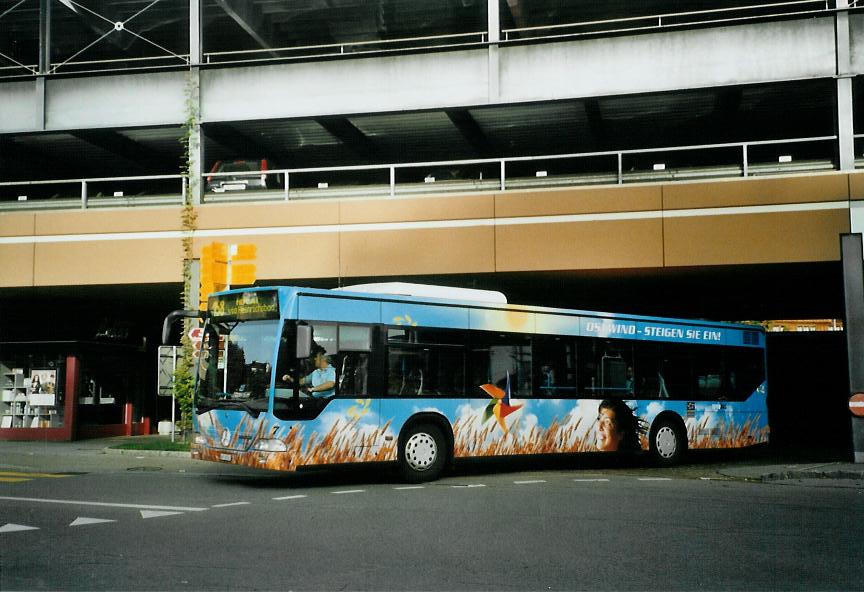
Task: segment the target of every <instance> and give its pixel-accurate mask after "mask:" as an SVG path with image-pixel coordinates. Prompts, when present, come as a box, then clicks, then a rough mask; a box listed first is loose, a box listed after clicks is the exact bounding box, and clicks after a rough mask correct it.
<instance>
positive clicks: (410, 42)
mask: <svg viewBox="0 0 864 592" xmlns="http://www.w3.org/2000/svg"><path fill="white" fill-rule="evenodd" d="M488 38H489V34H488V33H487V32H486V31H471V32H469V33H451V34H447V35H428V36H422V37H401V38H398V39H375V40H371V41H353V42H343V43H325V44H321V45H303V46H296V47H275V48H267V49H243V50H236V51H211V52H205V53H204V61H205V62H206V63H208V64H217V63H218V64H230V63H234V62H237V61H243V60H231V59H225V58H233V57H238V56H256V57H254V58H253V59H254V61H256V62H258V61H262V62H263V61H282V60H291V59H313V58H328V57H333V56H345V55H357V54H364V55H367V54H372V53H384V52H392V51H409V50H417V49H426V48H435V49H449V48H456V47H467V46H472V45H485V44H486V43H487V42H488ZM439 42H441V43H439ZM406 44H407V46H405V45H406ZM400 46H405V47H400ZM265 54H270V56H269V57H267V56H266V55H265ZM276 54H283V55H276ZM291 54H297V55H291Z"/></svg>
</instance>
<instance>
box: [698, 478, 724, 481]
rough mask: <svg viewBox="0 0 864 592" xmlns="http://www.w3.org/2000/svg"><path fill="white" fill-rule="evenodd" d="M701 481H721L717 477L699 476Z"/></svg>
mask: <svg viewBox="0 0 864 592" xmlns="http://www.w3.org/2000/svg"><path fill="white" fill-rule="evenodd" d="M699 480H700V481H720V479H718V478H717V477H699Z"/></svg>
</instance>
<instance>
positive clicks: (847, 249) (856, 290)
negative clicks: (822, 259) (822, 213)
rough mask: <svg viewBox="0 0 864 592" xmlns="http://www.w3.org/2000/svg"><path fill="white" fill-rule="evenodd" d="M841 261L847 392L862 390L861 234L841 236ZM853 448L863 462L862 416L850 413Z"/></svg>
mask: <svg viewBox="0 0 864 592" xmlns="http://www.w3.org/2000/svg"><path fill="white" fill-rule="evenodd" d="M840 255H841V257H842V260H843V294H844V297H845V300H846V319H845V329H846V346H847V351H848V358H849V392H850V395H851V394H852V393H861V392H864V250H862V241H861V234H842V235H840ZM851 421H852V451H853V453H854V458H855V462H856V463H864V417H855V416H851Z"/></svg>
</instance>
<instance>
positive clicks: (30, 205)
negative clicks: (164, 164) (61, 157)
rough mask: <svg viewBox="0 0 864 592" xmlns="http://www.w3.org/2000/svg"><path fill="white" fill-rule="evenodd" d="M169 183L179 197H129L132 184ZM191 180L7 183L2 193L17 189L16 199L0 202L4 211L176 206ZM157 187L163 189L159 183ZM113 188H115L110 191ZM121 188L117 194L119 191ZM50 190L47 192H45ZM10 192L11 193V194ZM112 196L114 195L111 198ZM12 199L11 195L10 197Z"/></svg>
mask: <svg viewBox="0 0 864 592" xmlns="http://www.w3.org/2000/svg"><path fill="white" fill-rule="evenodd" d="M154 181H157V182H158V181H166V182H168V183H165V185H167V184H170V182H171V181H174V182H175V183H176V186H177V189H178V191H177V193H174V192H173V191H170V190H169V191H165V192H158V193H152V192H151V191H144V192H139V193H137V194H135V195H127V193H128V189H129V184H128V183H129V182H132V185H133V186H134V184H136V183H145V182H150V183H148V185H149V186H150V187H152V186H153V185H154V183H152V182H154ZM187 181H188V179H187V177H185V176H184V175H141V176H124V177H88V178H86V179H45V180H38V181H4V182H2V183H0V192H2V191H4V188H14V192H15V194H16V195H15V197H14V198H10V199H8V200H4V201H0V209H3V210H21V209H24V210H32V209H51V210H53V209H73V208H81V209H87V208H98V207H119V206H123V207H130V206H143V205H173V204H180V203H183V196H184V195H185V194H186V183H187ZM99 185H103V186H105V190H106V191H105V192H103V191H94V186H99ZM155 185H163V184H162V183H157V184H155ZM109 187H111V188H113V190H112V189H109ZM118 187H119V188H121V190H120V191H117V190H116V189H117V188H118ZM45 189H47V191H45ZM7 191H8V190H7ZM108 193H110V195H109V194H108ZM10 195H11V194H10Z"/></svg>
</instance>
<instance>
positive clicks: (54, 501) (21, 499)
mask: <svg viewBox="0 0 864 592" xmlns="http://www.w3.org/2000/svg"><path fill="white" fill-rule="evenodd" d="M0 500H11V501H15V502H38V503H40V504H69V505H73V506H99V507H102V508H133V509H135V510H169V511H177V512H203V511H204V510H207V509H208V508H193V507H183V506H157V505H154V504H117V503H108V502H86V501H81V500H58V499H42V498H37V497H10V496H0Z"/></svg>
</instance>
